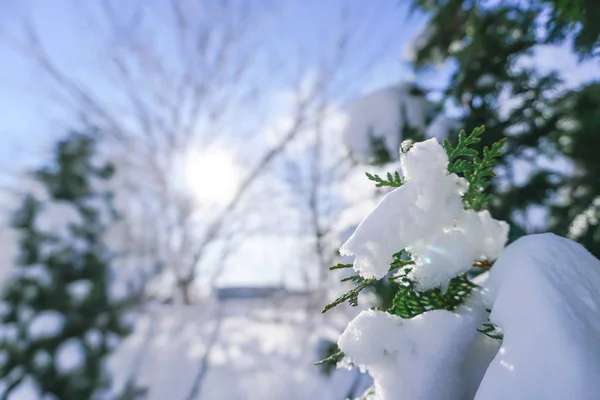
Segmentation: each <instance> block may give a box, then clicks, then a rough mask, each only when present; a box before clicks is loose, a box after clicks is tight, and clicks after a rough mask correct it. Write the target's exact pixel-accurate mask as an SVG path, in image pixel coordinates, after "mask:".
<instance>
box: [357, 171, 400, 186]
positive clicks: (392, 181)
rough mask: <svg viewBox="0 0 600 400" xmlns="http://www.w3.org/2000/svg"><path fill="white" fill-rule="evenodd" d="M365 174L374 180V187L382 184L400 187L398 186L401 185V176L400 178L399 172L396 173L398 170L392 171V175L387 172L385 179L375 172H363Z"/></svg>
mask: <svg viewBox="0 0 600 400" xmlns="http://www.w3.org/2000/svg"><path fill="white" fill-rule="evenodd" d="M365 175H367V178H369V180H371V181H373V182H375V186H376V187H382V186H389V187H400V186H402V178H400V174H399V173H398V171H396V172H394V174H393V175H392V174H391V173H389V172H388V173H387V179H383V178H382V177H380V176H379V175H377V174H370V173H368V172H365Z"/></svg>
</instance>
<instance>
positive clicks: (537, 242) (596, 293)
mask: <svg viewBox="0 0 600 400" xmlns="http://www.w3.org/2000/svg"><path fill="white" fill-rule="evenodd" d="M599 282H600V261H599V260H598V259H596V258H595V257H593V256H592V255H591V254H590V253H589V252H588V251H587V250H585V248H583V247H582V246H581V245H579V244H578V243H575V242H573V241H571V240H569V239H565V238H561V237H558V236H555V235H553V234H540V235H531V236H526V237H524V238H521V239H519V240H517V241H516V242H514V243H513V244H511V245H510V246H508V247H507V248H506V250H505V251H504V252H503V253H502V256H501V257H500V258H499V259H498V260H497V261H496V263H495V264H494V267H493V268H492V270H491V272H490V275H489V278H488V280H487V282H486V293H485V303H486V306H487V307H489V308H491V309H492V312H491V315H490V320H491V322H493V323H494V324H496V325H498V326H499V327H500V328H501V329H502V331H503V333H504V339H503V342H502V348H501V349H500V351H499V352H498V354H497V355H496V357H495V358H494V360H493V362H492V363H491V364H490V366H489V368H488V369H487V372H486V374H485V376H484V378H483V380H482V382H481V386H480V387H479V390H478V392H477V396H476V397H475V398H476V399H477V400H495V399H523V398H528V399H550V400H552V399H556V400H558V399H597V398H598V393H600V381H599V380H598V376H600V353H599V352H598V351H597V350H598V348H600V286H599V285H598V283H599Z"/></svg>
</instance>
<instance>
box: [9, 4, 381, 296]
mask: <svg viewBox="0 0 600 400" xmlns="http://www.w3.org/2000/svg"><path fill="white" fill-rule="evenodd" d="M267 3H269V4H267ZM74 4H75V2H74ZM277 4H278V3H276V2H274V3H272V4H271V2H264V1H257V2H253V1H251V0H231V1H218V2H216V1H212V0H193V1H192V0H189V1H185V0H170V1H166V2H143V1H137V2H128V3H127V5H124V4H123V3H119V2H116V1H111V0H102V1H100V2H98V3H86V5H87V6H86V7H82V5H81V3H79V2H77V3H76V6H77V7H78V9H79V10H80V12H79V13H78V14H77V15H78V17H80V19H81V21H84V23H85V24H86V26H87V27H88V28H89V30H90V35H91V36H93V37H94V43H96V44H97V46H96V47H94V50H93V54H95V59H96V61H97V64H96V65H95V66H93V67H91V68H89V69H88V70H86V71H85V72H86V73H84V74H77V72H76V71H73V70H72V69H70V68H69V67H68V66H65V65H61V63H60V62H59V61H60V60H57V59H56V57H54V56H53V55H52V54H51V52H50V51H49V50H48V48H47V46H45V43H44V41H43V40H42V38H41V37H40V34H39V32H38V29H37V28H36V24H35V22H34V20H33V19H26V20H25V23H24V25H23V26H24V29H23V35H21V36H18V37H12V40H13V43H14V44H15V45H16V46H17V47H18V48H19V49H20V50H21V51H22V52H23V53H24V54H26V55H27V56H29V57H30V59H31V60H33V61H35V62H36V64H37V65H38V66H39V67H40V69H41V70H42V71H43V73H44V76H46V77H48V78H50V82H52V84H53V87H54V88H56V89H57V92H56V93H58V94H59V95H60V96H62V98H63V99H64V100H65V104H67V107H70V109H71V110H72V111H73V112H74V113H76V114H77V115H79V116H80V119H81V121H82V122H83V123H85V124H86V125H87V126H89V127H92V128H93V129H95V130H96V131H97V132H98V134H99V135H101V136H102V138H104V139H105V141H104V143H105V145H106V152H107V153H110V156H111V158H113V159H114V160H115V161H116V163H117V166H118V171H120V173H119V176H118V177H117V179H116V183H115V187H116V188H117V189H118V201H119V205H120V208H121V210H122V211H123V216H124V217H125V218H124V220H123V222H122V223H121V227H122V229H121V230H120V231H119V235H118V236H117V237H118V241H119V242H121V243H122V244H124V245H125V246H124V248H123V252H122V255H123V259H124V260H128V261H127V263H128V264H130V265H132V266H133V267H132V268H135V269H136V273H135V274H133V276H134V278H132V279H135V280H137V281H134V282H130V283H129V287H130V288H131V289H132V290H136V291H141V290H142V288H143V286H144V284H145V283H146V282H147V281H148V280H149V279H151V277H152V276H154V275H155V274H156V273H158V272H160V271H162V272H164V271H169V272H170V273H172V274H173V275H174V277H175V280H176V286H177V288H178V293H179V296H180V298H181V299H182V301H183V302H184V303H186V304H187V303H190V302H191V301H192V299H191V293H190V290H191V286H192V284H193V282H194V281H195V280H196V279H197V277H198V271H199V267H200V266H202V265H203V264H204V262H205V260H206V258H207V254H209V253H210V252H211V251H212V249H214V247H215V246H217V247H219V246H222V245H223V237H224V235H225V232H226V231H227V227H228V226H229V225H231V224H236V223H238V222H239V220H240V219H242V218H244V215H247V214H249V213H251V211H252V207H253V203H254V204H256V203H257V201H256V199H254V201H249V198H248V193H249V192H250V190H249V189H250V188H251V187H252V185H254V184H255V183H256V182H257V181H258V180H259V179H260V178H261V177H262V176H264V174H265V173H266V172H267V171H268V170H269V166H270V165H272V163H273V161H275V160H276V159H277V158H278V156H280V155H281V154H282V153H283V152H284V151H285V149H286V148H287V147H288V146H289V144H290V143H292V142H294V141H295V140H296V139H298V138H299V136H300V135H305V134H306V132H307V127H316V130H313V131H314V132H320V129H319V128H318V126H319V124H320V120H321V119H322V118H323V115H324V114H323V112H321V111H319V110H326V109H327V108H328V107H329V104H330V103H331V101H332V100H333V99H336V98H339V97H340V96H342V92H343V91H344V90H346V89H347V86H348V84H349V83H350V82H351V81H352V80H356V79H357V78H359V77H360V75H361V74H364V73H365V72H366V71H367V70H368V68H370V67H371V66H372V65H373V62H372V59H373V58H375V57H376V54H375V53H376V52H378V51H381V50H382V49H383V48H384V46H383V45H382V46H381V47H380V48H377V49H376V50H374V51H373V57H372V58H371V59H369V57H365V56H364V54H363V57H361V61H360V62H355V61H354V60H353V59H352V58H351V55H352V53H353V52H357V51H358V49H359V47H358V46H362V45H364V43H363V42H364V37H365V35H362V36H361V35H360V34H359V35H356V32H357V27H356V25H352V23H351V19H350V18H349V13H348V10H347V8H346V7H341V8H340V16H341V19H340V23H339V24H338V25H336V27H335V29H333V28H332V31H333V34H332V35H331V40H329V41H328V42H327V43H325V44H324V46H323V49H322V52H321V53H320V54H319V57H320V58H319V59H318V60H316V61H315V58H314V57H313V58H310V59H309V60H307V58H306V57H305V54H304V53H302V52H298V59H297V60H292V61H289V60H288V59H285V57H284V58H283V59H285V61H284V62H279V63H277V62H276V61H273V60H276V59H277V57H276V56H274V55H273V54H272V52H271V53H270V50H267V49H265V48H263V47H264V46H261V43H263V42H265V41H266V40H269V37H265V36H261V32H260V30H259V29H257V26H259V25H260V24H261V22H262V21H263V20H264V19H267V18H268V16H269V15H271V11H269V12H267V11H266V10H267V9H269V8H270V7H274V6H275V5H277ZM361 17H362V16H361ZM363 25H366V24H363ZM361 28H362V29H364V30H365V31H367V29H368V28H365V26H362V27H361ZM365 31H363V32H362V33H365ZM90 43H92V42H90ZM287 64H291V65H294V66H296V69H297V73H296V74H295V75H294V76H291V75H290V76H287V75H282V76H281V78H282V80H285V81H287V83H285V82H284V83H283V85H284V86H287V87H289V88H291V90H292V92H293V93H294V100H293V104H292V105H291V107H290V108H291V110H290V115H291V120H290V121H291V123H290V124H289V126H288V127H287V129H286V130H285V131H284V132H282V133H281V135H280V136H279V137H278V140H277V141H276V142H275V143H272V144H271V145H269V146H267V145H265V144H264V142H261V140H262V138H261V132H260V126H261V121H264V120H265V119H266V118H267V115H266V111H264V105H265V102H266V101H267V99H268V96H269V90H267V89H263V88H262V87H261V86H262V85H264V83H265V79H264V77H265V76H269V75H270V74H276V73H277V72H278V71H279V70H280V69H282V68H283V67H284V66H286V65H287ZM350 64H352V68H351V69H350V70H352V71H353V74H348V73H347V71H346V73H344V74H342V73H341V72H343V71H345V69H347V67H348V65H350ZM269 68H272V70H271V71H270V70H269ZM288 69H289V68H288ZM309 70H310V71H312V76H313V79H309V80H307V79H306V76H307V71H309ZM90 74H91V75H93V78H90ZM288 75H289V74H288ZM261 77H262V78H261ZM244 118H248V119H249V120H250V119H253V120H254V122H253V123H251V124H248V126H247V127H244V126H243V124H240V123H237V124H233V126H232V123H231V121H232V120H236V119H237V120H243V119H244ZM320 135H321V134H320V133H318V134H317V136H316V139H315V140H316V142H315V147H314V150H315V152H313V154H312V155H311V158H310V160H311V161H310V162H311V163H312V165H313V166H314V169H313V172H312V173H311V182H312V184H311V185H312V186H311V187H312V189H310V190H309V192H308V195H309V198H308V199H307V201H308V207H309V209H311V210H312V215H313V217H311V218H310V221H309V226H310V227H311V228H310V229H311V230H312V232H313V234H314V236H315V238H316V241H315V244H314V245H315V252H316V254H317V259H318V260H317V263H318V264H319V265H321V264H323V265H325V264H327V263H328V262H329V257H330V256H329V254H330V250H329V249H326V248H325V245H324V240H326V239H325V238H326V237H327V234H328V232H327V229H328V228H327V227H328V224H329V223H330V221H325V220H322V218H321V217H322V213H323V209H322V202H323V196H326V195H325V194H323V193H322V192H323V191H326V190H327V185H328V184H329V183H330V180H331V177H327V176H322V168H321V166H320V164H321V162H322V161H321V160H322V159H323V158H324V157H325V156H324V155H323V154H321V153H319V151H320V150H317V149H318V148H319V147H320V145H319V142H320V141H321V139H320V137H321V136H320ZM218 146H221V147H223V146H228V147H237V148H242V149H243V148H244V147H249V146H254V149H253V151H252V153H254V156H253V157H246V158H247V159H246V160H244V165H245V167H244V171H245V173H244V174H242V175H241V177H240V178H239V180H238V181H237V182H231V184H232V185H235V189H234V190H233V191H232V195H231V196H230V197H229V198H227V199H224V200H223V201H222V202H221V204H218V205H215V204H202V202H199V201H198V199H197V198H194V195H193V194H191V193H189V191H187V192H186V190H185V188H182V182H181V179H180V178H178V176H177V173H178V172H177V171H178V163H180V162H181V159H182V156H185V154H186V153H187V152H189V151H190V150H191V149H200V153H201V154H208V153H210V152H211V151H212V150H213V149H214V148H216V147H218ZM232 150H234V151H235V150H236V149H235V148H234V149H232ZM179 171H180V170H179ZM215 173H216V174H217V173H218V171H215ZM208 190H210V189H208ZM305 194H306V193H305ZM229 231H231V229H230V230H229ZM124 262H125V261H124ZM140 265H144V266H145V267H144V268H143V270H144V271H146V273H145V274H142V273H138V272H139V271H138V267H139V266H140ZM319 269H322V265H321V266H320V267H319Z"/></svg>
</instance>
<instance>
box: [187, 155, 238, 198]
mask: <svg viewBox="0 0 600 400" xmlns="http://www.w3.org/2000/svg"><path fill="white" fill-rule="evenodd" d="M184 174H185V184H186V187H187V188H188V190H190V191H191V192H192V194H193V195H194V197H195V198H196V200H197V201H198V202H199V203H211V204H218V203H222V202H226V201H227V200H229V199H231V198H232V197H233V195H234V193H235V190H236V189H237V185H238V183H239V171H238V167H237V164H236V163H235V161H234V159H233V157H232V155H231V154H230V153H229V152H227V151H225V150H213V151H210V152H205V153H198V152H190V153H189V154H188V156H187V159H186V163H185V173H184Z"/></svg>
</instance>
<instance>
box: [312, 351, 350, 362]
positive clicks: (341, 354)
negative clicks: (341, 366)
mask: <svg viewBox="0 0 600 400" xmlns="http://www.w3.org/2000/svg"><path fill="white" fill-rule="evenodd" d="M343 358H344V352H343V351H341V350H340V351H338V352H336V353H333V354H332V355H330V356H329V357H326V358H324V359H322V360H319V361H317V362H316V363H315V365H324V364H337V363H338V362H340V361H342V359H343Z"/></svg>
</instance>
